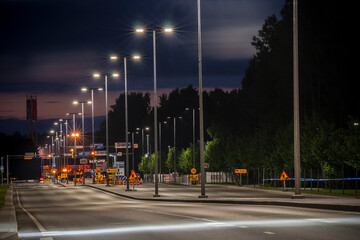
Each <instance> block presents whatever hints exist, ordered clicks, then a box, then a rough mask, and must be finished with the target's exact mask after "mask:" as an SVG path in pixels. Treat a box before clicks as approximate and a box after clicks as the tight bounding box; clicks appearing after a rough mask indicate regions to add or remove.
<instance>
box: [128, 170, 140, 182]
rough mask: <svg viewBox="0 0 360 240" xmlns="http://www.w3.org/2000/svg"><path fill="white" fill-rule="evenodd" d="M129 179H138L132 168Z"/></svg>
mask: <svg viewBox="0 0 360 240" xmlns="http://www.w3.org/2000/svg"><path fill="white" fill-rule="evenodd" d="M129 180H139V177H138V175H136V172H135V171H134V170H132V172H131V174H130V177H129Z"/></svg>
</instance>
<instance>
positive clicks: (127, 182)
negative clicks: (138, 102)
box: [110, 55, 140, 191]
mask: <svg viewBox="0 0 360 240" xmlns="http://www.w3.org/2000/svg"><path fill="white" fill-rule="evenodd" d="M131 57H132V58H133V59H140V56H138V55H135V56H120V57H118V56H111V57H110V59H111V60H117V59H120V58H123V59H124V75H125V142H126V179H129V176H130V172H129V144H128V143H129V136H128V131H129V123H128V102H127V101H128V100H127V95H128V93H127V65H126V63H127V62H126V60H127V58H131ZM129 186H130V183H129V180H127V181H126V191H130V189H129Z"/></svg>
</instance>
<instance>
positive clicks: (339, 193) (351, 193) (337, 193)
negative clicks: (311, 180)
mask: <svg viewBox="0 0 360 240" xmlns="http://www.w3.org/2000/svg"><path fill="white" fill-rule="evenodd" d="M261 188H262V189H269V190H277V191H283V188H276V187H267V186H265V187H261ZM286 190H287V191H289V192H294V191H295V190H294V189H291V188H287V189H286ZM301 193H307V194H317V195H326V196H334V197H351V198H354V197H356V196H355V194H356V190H355V189H345V190H344V193H343V190H342V189H331V192H330V190H329V189H324V188H320V189H319V191H318V190H317V188H313V190H312V191H311V190H310V188H307V189H306V190H304V189H301ZM357 197H360V190H358V195H357Z"/></svg>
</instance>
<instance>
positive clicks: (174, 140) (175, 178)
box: [167, 117, 182, 182]
mask: <svg viewBox="0 0 360 240" xmlns="http://www.w3.org/2000/svg"><path fill="white" fill-rule="evenodd" d="M167 118H168V119H170V117H167ZM176 118H178V119H182V117H174V181H175V182H176Z"/></svg>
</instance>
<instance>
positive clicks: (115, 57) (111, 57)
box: [110, 56, 118, 60]
mask: <svg viewBox="0 0 360 240" xmlns="http://www.w3.org/2000/svg"><path fill="white" fill-rule="evenodd" d="M117 59H118V57H117V56H110V60H117Z"/></svg>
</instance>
